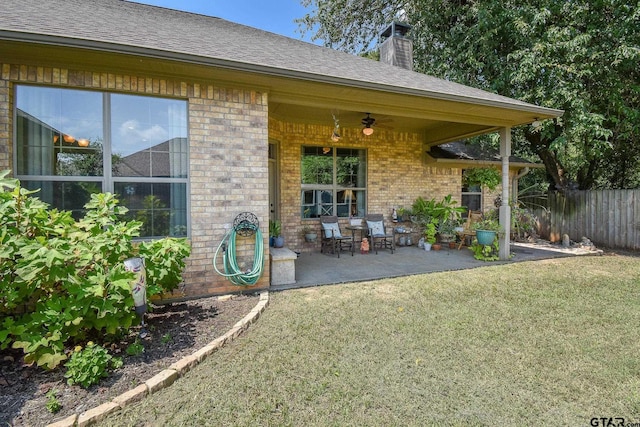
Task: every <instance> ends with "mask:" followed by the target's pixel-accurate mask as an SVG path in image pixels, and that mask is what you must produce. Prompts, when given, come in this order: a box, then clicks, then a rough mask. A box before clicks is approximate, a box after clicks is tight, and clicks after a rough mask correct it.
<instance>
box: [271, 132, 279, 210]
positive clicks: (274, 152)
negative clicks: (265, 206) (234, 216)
mask: <svg viewBox="0 0 640 427" xmlns="http://www.w3.org/2000/svg"><path fill="white" fill-rule="evenodd" d="M278 175H279V174H278V143H277V142H275V141H269V220H270V221H275V220H277V219H280V203H279V202H280V186H279V180H278Z"/></svg>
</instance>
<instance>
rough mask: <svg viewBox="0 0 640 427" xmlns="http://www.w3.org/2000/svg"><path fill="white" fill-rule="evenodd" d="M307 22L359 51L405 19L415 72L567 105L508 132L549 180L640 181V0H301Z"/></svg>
mask: <svg viewBox="0 0 640 427" xmlns="http://www.w3.org/2000/svg"><path fill="white" fill-rule="evenodd" d="M302 4H303V5H305V6H307V7H309V6H311V7H312V12H311V13H309V14H308V15H306V16H305V17H303V18H301V19H299V20H298V23H299V25H300V26H301V28H302V29H303V31H312V32H314V35H313V38H314V39H316V40H323V41H324V44H325V45H326V46H328V47H332V48H335V49H339V50H344V51H348V52H352V53H362V52H363V51H366V50H367V49H369V48H370V47H371V46H373V42H374V41H375V40H376V39H377V36H378V33H379V31H380V30H381V29H382V28H383V26H384V25H385V24H387V23H389V22H391V21H392V20H394V19H402V20H404V21H406V22H407V23H409V24H410V25H411V26H412V27H413V30H412V37H413V40H414V67H415V69H416V70H417V71H420V72H424V73H427V74H431V75H434V76H438V77H441V78H444V79H448V80H452V81H456V82H459V83H463V84H466V85H470V86H474V87H478V88H481V89H485V90H488V91H492V92H495V93H499V94H501V95H505V96H510V97H513V98H517V99H521V100H523V101H527V102H530V103H534V104H537V105H540V106H544V107H550V108H558V109H563V110H565V114H564V116H563V117H561V118H560V119H557V120H547V121H545V122H543V123H542V125H541V126H539V127H535V128H534V127H531V126H527V127H523V128H520V129H516V130H515V131H514V139H513V140H514V149H515V150H516V151H517V152H518V154H520V155H527V154H529V155H535V156H538V157H539V158H540V159H541V160H542V162H543V163H544V164H545V167H546V170H547V173H548V178H549V181H550V183H551V184H552V186H554V187H555V188H557V189H560V190H564V189H568V188H573V187H576V186H577V187H579V188H582V189H589V188H596V187H597V188H634V187H638V186H640V67H638V64H639V63H640V2H636V3H632V2H623V1H621V0H596V1H593V0H572V1H565V0H523V1H514V0H476V1H472V0H442V1H433V0H412V1H410V0H406V1H400V0H391V1H381V0H369V1H355V0H302Z"/></svg>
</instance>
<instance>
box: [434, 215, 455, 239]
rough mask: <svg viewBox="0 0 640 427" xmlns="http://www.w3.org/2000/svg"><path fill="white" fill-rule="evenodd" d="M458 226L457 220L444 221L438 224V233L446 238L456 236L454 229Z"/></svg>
mask: <svg viewBox="0 0 640 427" xmlns="http://www.w3.org/2000/svg"><path fill="white" fill-rule="evenodd" d="M458 225H459V223H458V221H457V220H453V219H446V220H444V221H442V222H441V223H440V224H438V233H439V234H440V235H441V236H442V235H446V236H453V235H454V234H456V227H457V226H458Z"/></svg>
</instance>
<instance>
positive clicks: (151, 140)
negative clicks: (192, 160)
mask: <svg viewBox="0 0 640 427" xmlns="http://www.w3.org/2000/svg"><path fill="white" fill-rule="evenodd" d="M111 137H112V139H113V141H112V150H113V154H114V156H113V160H112V162H113V165H112V169H113V175H114V176H132V177H142V176H144V177H171V178H186V177H187V171H188V164H187V103H186V101H181V100H172V99H160V98H153V97H146V96H134V95H115V94H114V95H112V96H111Z"/></svg>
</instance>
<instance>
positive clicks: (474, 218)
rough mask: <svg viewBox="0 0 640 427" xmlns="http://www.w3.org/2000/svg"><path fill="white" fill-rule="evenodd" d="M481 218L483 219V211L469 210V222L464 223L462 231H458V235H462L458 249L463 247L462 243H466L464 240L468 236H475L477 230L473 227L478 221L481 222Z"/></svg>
mask: <svg viewBox="0 0 640 427" xmlns="http://www.w3.org/2000/svg"><path fill="white" fill-rule="evenodd" d="M481 220H482V212H480V211H469V216H467V222H465V223H464V226H463V228H462V231H460V232H458V237H460V244H459V245H458V250H460V249H462V245H464V241H465V239H466V238H467V237H475V235H476V230H474V229H473V225H474V224H475V223H476V222H480V221H481Z"/></svg>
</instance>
